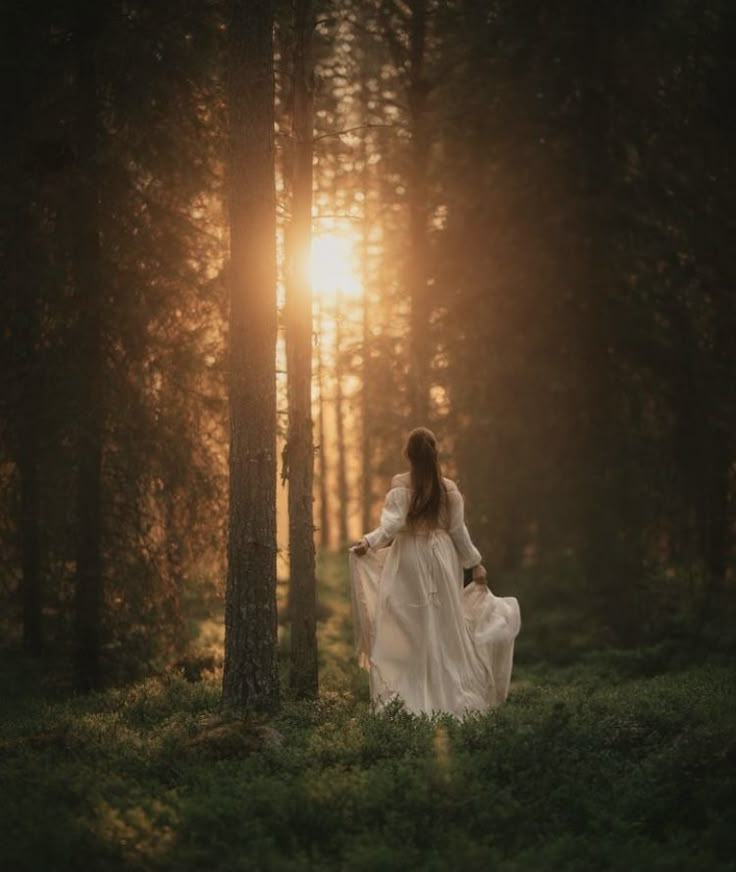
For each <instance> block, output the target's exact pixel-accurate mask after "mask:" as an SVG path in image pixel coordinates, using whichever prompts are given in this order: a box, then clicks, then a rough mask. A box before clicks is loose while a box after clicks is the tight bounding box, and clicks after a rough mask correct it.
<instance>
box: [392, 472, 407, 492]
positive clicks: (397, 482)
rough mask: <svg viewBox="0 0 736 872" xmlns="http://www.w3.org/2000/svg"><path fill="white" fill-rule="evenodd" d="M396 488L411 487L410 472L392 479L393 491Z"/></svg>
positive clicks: (402, 473)
mask: <svg viewBox="0 0 736 872" xmlns="http://www.w3.org/2000/svg"><path fill="white" fill-rule="evenodd" d="M395 487H407V488H410V487H411V473H409V472H400V473H399V474H398V475H395V476H394V477H393V478H392V479H391V489H392V490H393V489H394V488H395Z"/></svg>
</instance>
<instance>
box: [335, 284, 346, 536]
mask: <svg viewBox="0 0 736 872" xmlns="http://www.w3.org/2000/svg"><path fill="white" fill-rule="evenodd" d="M341 322H342V292H341V291H338V292H337V297H336V299H335V419H336V421H335V423H336V430H337V520H338V531H339V542H338V545H339V546H340V547H342V546H344V545H346V544H347V541H348V479H347V458H346V452H345V407H344V402H343V400H344V398H343V393H342V329H341V326H340V325H341Z"/></svg>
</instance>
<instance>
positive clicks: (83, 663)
mask: <svg viewBox="0 0 736 872" xmlns="http://www.w3.org/2000/svg"><path fill="white" fill-rule="evenodd" d="M100 15H101V11H100V7H99V6H98V5H97V4H96V3H94V2H86V3H83V4H81V5H80V20H79V30H78V38H79V68H78V74H79V80H78V93H79V101H80V103H79V149H80V163H81V167H82V172H81V174H80V178H79V185H78V188H77V195H76V202H77V209H78V219H77V226H76V234H75V247H76V250H75V257H74V261H75V274H76V281H77V291H78V297H79V313H80V315H79V351H80V357H81V366H80V390H79V398H80V419H79V464H78V471H77V476H78V478H77V523H78V528H79V529H78V541H77V567H76V680H77V685H78V687H79V688H80V690H92V689H94V688H96V687H98V686H99V684H100V637H101V627H100V625H101V620H102V600H103V580H102V553H101V549H102V545H101V539H102V519H101V511H102V506H101V502H102V501H101V494H102V438H103V427H104V395H103V372H104V364H105V360H104V348H103V334H102V305H103V295H104V288H103V283H102V263H101V258H102V252H101V245H100V206H99V168H98V161H99V157H100V145H101V143H100V110H99V105H98V81H97V69H96V61H95V49H96V42H97V34H98V32H99V29H100Z"/></svg>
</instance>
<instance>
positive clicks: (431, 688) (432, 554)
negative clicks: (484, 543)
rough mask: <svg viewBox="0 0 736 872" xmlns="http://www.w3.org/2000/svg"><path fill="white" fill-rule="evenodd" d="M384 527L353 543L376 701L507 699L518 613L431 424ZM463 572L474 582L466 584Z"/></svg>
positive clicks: (422, 432)
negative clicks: (488, 565)
mask: <svg viewBox="0 0 736 872" xmlns="http://www.w3.org/2000/svg"><path fill="white" fill-rule="evenodd" d="M405 453H406V457H407V459H408V461H409V464H410V471H409V472H407V473H402V474H401V475H396V476H394V478H393V479H392V480H391V488H390V490H389V491H388V493H387V494H386V500H385V503H384V507H383V511H382V513H381V524H380V526H378V527H377V528H376V529H375V530H373V531H372V532H370V533H367V534H366V535H365V536H364V537H363V539H362V540H361V541H360V542H358V543H357V544H355V545H353V546H352V548H351V549H350V570H351V584H352V600H353V618H354V622H355V641H356V648H357V651H358V658H359V662H360V665H361V666H363V667H364V668H365V669H367V670H368V672H369V676H370V688H371V698H372V700H373V701H374V703H375V704H376V706H377V708H381V707H383V706H384V705H385V704H386V703H387V702H388V701H389V700H390V699H392V698H397V697H398V698H399V699H401V700H402V701H403V702H404V704H405V706H406V708H407V709H408V710H409V711H411V712H415V713H418V712H426V713H427V714H431V713H433V712H450V713H452V714H454V715H456V716H457V717H463V716H464V715H465V714H466V713H467V712H472V711H483V710H485V709H488V708H489V707H491V706H493V705H497V704H499V703H501V702H503V701H504V700H505V699H506V696H507V694H508V689H509V682H510V680H511V667H512V663H513V653H514V640H515V638H516V636H517V634H518V632H519V627H520V625H521V619H520V615H519V604H518V602H517V601H516V599H515V598H514V597H497V596H494V595H493V594H492V593H491V591H490V590H489V589H488V586H487V584H486V570H485V569H484V567H483V565H482V563H481V555H480V552H479V551H478V549H477V548H476V547H475V545H473V543H472V541H471V539H470V535H469V534H468V529H467V527H466V526H465V520H464V510H463V498H462V495H461V494H460V491H459V490H458V488H457V485H455V483H454V482H452V481H450V480H449V479H447V478H443V477H442V474H441V470H440V465H439V459H438V452H437V441H436V439H435V437H434V434H433V433H432V431H431V430H427V429H426V428H424V427H419V428H417V429H416V430H412V432H411V433H410V434H409V438H408V440H407V443H406V450H405ZM463 569H472V577H473V582H472V583H471V584H470V585H468V587H466V588H463Z"/></svg>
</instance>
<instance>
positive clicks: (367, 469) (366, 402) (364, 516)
mask: <svg viewBox="0 0 736 872" xmlns="http://www.w3.org/2000/svg"><path fill="white" fill-rule="evenodd" d="M360 97H361V101H362V109H363V124H364V125H365V130H364V131H363V138H362V140H361V161H362V164H363V167H362V170H361V187H362V189H363V222H362V229H361V231H362V232H361V248H360V267H361V275H362V278H363V361H362V374H361V380H362V386H361V392H360V398H361V441H362V445H361V457H362V475H361V485H362V493H361V526H362V529H363V530H364V531H368V530H370V529H371V514H372V511H373V491H372V483H373V470H372V464H371V460H372V452H373V440H372V432H371V423H370V422H371V399H372V396H371V393H372V392H371V386H372V373H371V341H372V337H371V317H370V252H369V245H370V230H371V215H370V211H369V202H370V167H369V165H368V152H369V149H368V144H369V135H368V123H369V111H368V82H367V80H366V77H365V75H363V76H362V77H361V82H360Z"/></svg>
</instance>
